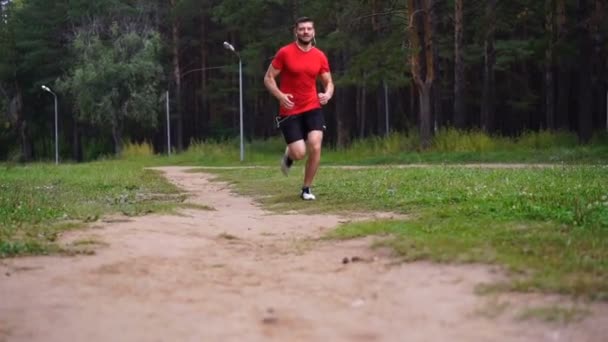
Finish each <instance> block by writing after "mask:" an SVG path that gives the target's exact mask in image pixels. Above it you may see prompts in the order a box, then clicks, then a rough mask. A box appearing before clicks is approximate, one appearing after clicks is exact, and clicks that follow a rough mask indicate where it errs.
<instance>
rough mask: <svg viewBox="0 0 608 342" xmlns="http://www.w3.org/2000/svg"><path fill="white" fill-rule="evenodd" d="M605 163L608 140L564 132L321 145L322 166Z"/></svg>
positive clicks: (169, 161) (229, 157)
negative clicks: (423, 145)
mask: <svg viewBox="0 0 608 342" xmlns="http://www.w3.org/2000/svg"><path fill="white" fill-rule="evenodd" d="M284 150H285V144H284V142H283V139H282V138H280V137H278V136H274V137H272V138H269V139H266V140H254V141H250V142H246V143H245V161H244V162H240V157H239V154H240V148H239V140H238V139H232V140H224V141H214V140H208V141H203V142H201V141H194V142H192V143H191V144H190V146H189V148H188V149H187V150H186V151H184V152H182V153H178V154H176V153H173V154H172V155H171V156H170V157H167V156H160V155H157V156H156V157H153V158H151V157H150V154H151V151H152V149H151V147H150V146H148V145H147V144H129V145H127V146H125V148H124V150H123V153H122V159H123V160H131V161H136V162H138V163H143V164H146V165H200V166H237V165H249V166H251V165H276V164H277V162H278V159H279V158H280V156H281V154H282V153H283V151H284ZM473 162H475V163H552V164H561V163H565V164H581V163H584V164H606V163H608V135H606V134H604V135H599V134H598V135H596V137H594V139H593V140H592V142H591V143H590V144H588V145H578V144H577V138H576V135H574V134H572V133H565V132H555V133H551V132H546V131H543V132H528V133H525V134H522V135H521V136H518V137H514V138H506V137H497V136H489V135H487V134H485V133H483V132H479V131H457V130H454V129H446V130H441V131H439V132H438V133H437V134H436V135H435V137H434V140H433V144H432V146H431V148H429V149H426V150H424V151H422V150H420V148H419V137H418V134H416V133H392V134H390V135H389V136H388V137H369V138H365V139H360V140H356V141H354V142H353V143H352V144H350V145H349V146H348V147H347V148H333V147H331V146H329V145H328V144H325V147H324V150H323V163H324V164H326V165H332V164H333V165H344V164H356V165H375V164H378V165H379V164H404V163H405V164H411V163H431V164H460V163H473Z"/></svg>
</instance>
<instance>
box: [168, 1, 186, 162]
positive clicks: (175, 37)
mask: <svg viewBox="0 0 608 342" xmlns="http://www.w3.org/2000/svg"><path fill="white" fill-rule="evenodd" d="M175 5H176V0H171V8H173V9H174V8H175ZM171 38H172V39H171V52H172V57H173V59H172V65H173V82H174V84H175V101H176V104H177V106H176V110H175V119H176V121H177V137H176V143H177V150H178V151H182V150H183V149H184V120H183V116H182V78H181V68H180V62H179V45H180V44H179V22H178V20H177V18H173V20H172V22H171Z"/></svg>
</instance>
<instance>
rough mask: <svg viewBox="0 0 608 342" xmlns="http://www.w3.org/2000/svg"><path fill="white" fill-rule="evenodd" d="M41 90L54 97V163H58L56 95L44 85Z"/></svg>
mask: <svg viewBox="0 0 608 342" xmlns="http://www.w3.org/2000/svg"><path fill="white" fill-rule="evenodd" d="M42 90H44V91H46V92H49V93H51V94H53V97H55V164H59V134H58V131H59V130H58V128H57V95H56V94H55V93H53V91H52V90H51V89H50V88H49V87H47V86H45V85H43V86H42Z"/></svg>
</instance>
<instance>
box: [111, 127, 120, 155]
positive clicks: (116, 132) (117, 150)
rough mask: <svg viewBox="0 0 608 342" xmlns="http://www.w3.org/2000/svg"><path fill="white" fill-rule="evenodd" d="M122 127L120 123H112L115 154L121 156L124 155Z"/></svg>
mask: <svg viewBox="0 0 608 342" xmlns="http://www.w3.org/2000/svg"><path fill="white" fill-rule="evenodd" d="M121 126H122V125H121V124H120V123H119V122H116V121H114V122H112V140H113V141H114V154H116V155H117V156H119V155H120V154H121V153H122V147H123V139H122V127H121Z"/></svg>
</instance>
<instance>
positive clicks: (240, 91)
mask: <svg viewBox="0 0 608 342" xmlns="http://www.w3.org/2000/svg"><path fill="white" fill-rule="evenodd" d="M224 48H225V49H226V50H230V51H232V52H234V54H235V55H236V56H237V57H238V58H239V105H240V110H239V122H240V126H241V127H240V128H241V162H242V161H243V160H245V147H244V145H243V63H242V61H241V55H240V54H239V53H238V52H237V51H236V49H235V48H234V46H232V44H230V43H228V42H224Z"/></svg>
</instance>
